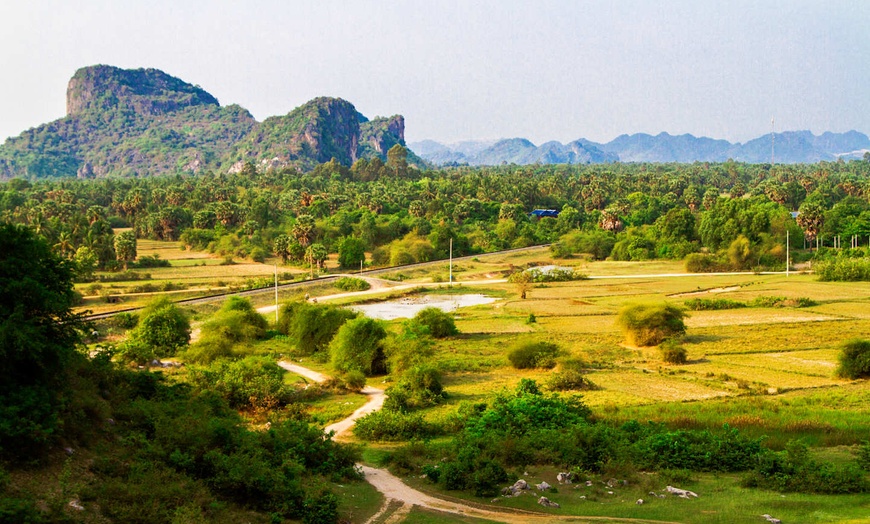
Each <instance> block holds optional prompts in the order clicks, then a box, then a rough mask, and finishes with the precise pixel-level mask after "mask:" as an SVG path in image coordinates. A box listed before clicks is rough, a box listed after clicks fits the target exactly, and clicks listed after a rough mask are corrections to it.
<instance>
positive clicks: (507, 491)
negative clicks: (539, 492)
mask: <svg viewBox="0 0 870 524" xmlns="http://www.w3.org/2000/svg"><path fill="white" fill-rule="evenodd" d="M528 489H529V483H528V482H526V481H525V480H523V479H520V480H518V481H516V482H514V484H513V486H508V487H506V488H504V489H502V490H501V494H502V495H504V496H505V497H518V496H520V495H522V494H523V493H524V492H525V491H527V490H528Z"/></svg>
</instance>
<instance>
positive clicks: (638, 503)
mask: <svg viewBox="0 0 870 524" xmlns="http://www.w3.org/2000/svg"><path fill="white" fill-rule="evenodd" d="M635 504H637V505H638V506H643V499H637V502H635Z"/></svg>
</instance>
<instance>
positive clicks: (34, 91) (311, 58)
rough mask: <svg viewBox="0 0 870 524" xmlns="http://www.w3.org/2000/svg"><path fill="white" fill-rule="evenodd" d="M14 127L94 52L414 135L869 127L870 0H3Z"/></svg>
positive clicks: (7, 123)
mask: <svg viewBox="0 0 870 524" xmlns="http://www.w3.org/2000/svg"><path fill="white" fill-rule="evenodd" d="M0 49H2V52H0V75H2V76H0V78H2V81H0V140H3V139H5V137H7V136H11V135H17V134H18V133H20V132H21V131H23V130H25V129H27V128H29V127H33V126H37V125H39V124H42V123H45V122H48V121H51V120H54V119H57V118H60V117H62V116H63V115H64V113H65V93H66V85H67V81H68V80H69V78H70V77H71V76H72V75H73V73H74V72H75V70H76V69H78V68H79V67H82V66H86V65H93V64H110V65H115V66H120V67H125V68H138V67H155V68H159V69H162V70H164V71H166V72H167V73H169V74H171V75H174V76H177V77H179V78H181V79H183V80H185V81H187V82H190V83H193V84H199V85H200V86H202V87H203V88H204V89H205V90H207V91H208V92H210V93H211V94H213V95H214V96H216V97H217V98H218V99H219V100H220V102H221V104H224V105H227V104H232V103H236V104H240V105H241V106H243V107H245V108H247V109H248V110H250V111H251V113H253V115H254V116H255V117H256V118H257V119H258V120H262V119H264V118H266V117H268V116H272V115H279V114H285V113H287V112H288V111H290V110H291V109H293V108H294V107H296V106H298V105H300V104H302V103H304V102H306V101H307V100H309V99H311V98H314V97H316V96H338V97H342V98H345V99H347V100H349V101H351V102H352V103H353V104H354V105H355V106H356V108H357V109H358V110H359V111H360V112H362V113H363V114H365V115H367V116H369V117H374V116H379V115H380V116H386V115H392V114H396V113H400V114H402V115H404V116H405V127H406V139H407V140H408V141H409V142H413V141H417V140H422V139H424V138H432V139H435V140H438V141H442V142H451V141H457V140H462V139H492V138H501V137H517V136H520V137H526V138H529V139H530V140H532V141H533V142H535V143H537V144H540V143H541V142H544V141H546V140H559V141H562V142H567V141H570V140H574V139H577V138H580V137H584V138H588V139H591V140H596V141H608V140H611V139H613V138H614V137H616V136H617V135H619V134H622V133H637V132H646V133H652V134H657V133H659V132H661V131H667V132H669V133H671V134H681V133H692V134H694V135H706V136H711V137H714V138H725V139H728V140H732V141H745V140H747V139H750V138H754V137H756V136H759V135H762V134H764V133H768V132H770V129H771V117H775V118H776V129H777V131H782V130H798V129H810V130H812V131H813V132H815V133H820V132H822V131H827V130H829V131H847V130H849V129H857V130H859V131H862V132H865V133H870V2H868V1H865V0H852V1H829V2H824V1H794V0H789V1H762V0H751V1H734V0H728V1H721V2H712V1H706V2H705V1H698V0H692V1H634V2H632V1H601V2H597V1H541V0H535V1H531V0H529V1H525V2H520V1H509V0H500V1H471V0H467V1H439V0H419V1H414V2H411V1H402V0H389V1H365V0H353V1H345V2H338V1H336V2H330V1H324V0H309V1H305V2H302V1H299V2H295V1H289V0H262V1H257V0H249V1H245V2H230V1H200V0H147V1H139V0H124V1H117V0H104V1H100V0H79V1H76V0H66V1H60V0H58V1H49V0H27V1H18V0H0Z"/></svg>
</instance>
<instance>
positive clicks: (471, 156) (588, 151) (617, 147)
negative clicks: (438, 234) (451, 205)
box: [410, 131, 870, 166]
mask: <svg viewBox="0 0 870 524" xmlns="http://www.w3.org/2000/svg"><path fill="white" fill-rule="evenodd" d="M410 147H411V148H412V149H413V150H414V151H416V152H417V153H418V154H419V155H420V156H422V157H423V158H424V159H426V160H428V161H430V162H433V163H435V164H441V165H444V164H469V165H473V166H481V165H498V164H502V163H507V164H511V163H513V164H535V163H541V164H597V163H603V162H617V161H619V162H663V163H667V162H682V163H687V162H724V161H726V160H728V159H732V160H735V161H737V162H747V163H750V164H763V163H766V162H770V160H771V154H773V156H774V161H775V162H777V163H784V164H798V163H800V164H812V163H816V162H821V161H833V160H837V159H839V158H843V159H844V160H849V159H855V158H862V157H863V155H864V154H865V153H867V152H868V151H870V138H868V137H867V135H865V134H863V133H859V132H857V131H849V132H846V133H830V132H826V133H822V134H821V135H818V136H816V135H813V134H812V133H811V132H809V131H789V132H785V133H776V134H775V135H774V136H773V137H771V135H769V134H767V135H764V136H761V137H759V138H756V139H754V140H750V141H748V142H746V143H742V144H741V143H731V142H729V141H727V140H714V139H712V138H707V137H696V136H693V135H688V134H686V135H678V136H675V135H670V134H668V133H659V134H658V135H655V136H653V135H648V134H645V133H637V134H634V135H620V136H618V137H616V138H614V139H613V140H611V141H610V142H607V143H605V144H600V143H596V142H591V141H589V140H585V139H582V138H581V139H579V140H575V141H574V142H570V143H568V144H561V143H559V142H554V141H551V142H546V143H544V144H542V145H540V146H536V145H534V144H533V143H531V142H529V141H528V140H526V139H524V138H510V139H503V140H498V141H480V142H474V141H468V142H460V143H458V144H451V145H444V144H439V143H438V142H434V141H432V140H424V141H422V142H418V143H413V144H410Z"/></svg>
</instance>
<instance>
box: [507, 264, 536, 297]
mask: <svg viewBox="0 0 870 524" xmlns="http://www.w3.org/2000/svg"><path fill="white" fill-rule="evenodd" d="M508 282H510V283H512V284H514V285H515V286H516V288H517V294H518V295H519V296H520V298H521V299H523V300H525V298H526V293H528V292H529V289H531V287H532V274H531V273H529V272H528V271H517V272H516V273H514V274H512V275H511V276H509V277H508Z"/></svg>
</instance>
